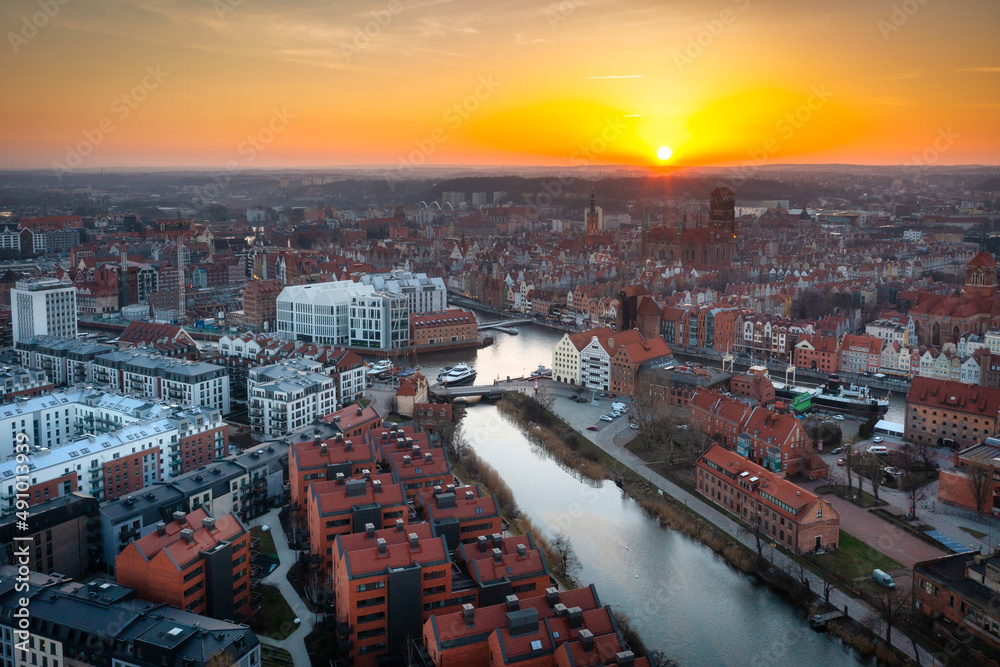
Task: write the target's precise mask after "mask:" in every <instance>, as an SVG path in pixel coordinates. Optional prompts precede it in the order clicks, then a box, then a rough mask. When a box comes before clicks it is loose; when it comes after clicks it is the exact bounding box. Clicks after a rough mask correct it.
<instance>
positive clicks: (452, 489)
mask: <svg viewBox="0 0 1000 667" xmlns="http://www.w3.org/2000/svg"><path fill="white" fill-rule="evenodd" d="M444 490H445V491H447V492H448V493H455V485H454V484H449V485H448V486H446V487H444Z"/></svg>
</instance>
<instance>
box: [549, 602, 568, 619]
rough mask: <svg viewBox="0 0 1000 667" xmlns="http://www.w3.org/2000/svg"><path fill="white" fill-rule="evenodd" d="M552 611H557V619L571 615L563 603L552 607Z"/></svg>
mask: <svg viewBox="0 0 1000 667" xmlns="http://www.w3.org/2000/svg"><path fill="white" fill-rule="evenodd" d="M552 610H553V611H555V613H556V618H562V617H563V616H565V615H566V614H568V613H569V610H568V609H566V605H564V604H563V603H562V602H557V603H556V604H555V605H554V606H553V607H552Z"/></svg>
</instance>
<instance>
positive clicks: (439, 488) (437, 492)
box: [434, 484, 441, 496]
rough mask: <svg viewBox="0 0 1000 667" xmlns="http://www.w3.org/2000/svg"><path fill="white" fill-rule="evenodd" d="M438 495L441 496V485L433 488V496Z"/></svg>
mask: <svg viewBox="0 0 1000 667" xmlns="http://www.w3.org/2000/svg"><path fill="white" fill-rule="evenodd" d="M440 494H441V485H440V484H438V485H437V486H435V487H434V495H435V496H437V495H440Z"/></svg>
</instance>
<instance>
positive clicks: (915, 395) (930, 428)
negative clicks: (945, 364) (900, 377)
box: [903, 377, 1000, 448]
mask: <svg viewBox="0 0 1000 667" xmlns="http://www.w3.org/2000/svg"><path fill="white" fill-rule="evenodd" d="M998 422H1000V389H989V388H987V387H979V386H975V385H968V384H962V383H961V382H950V381H948V380H936V379H933V378H927V377H915V378H913V381H912V383H911V384H910V392H909V393H908V394H907V395H906V418H905V420H904V422H903V426H904V433H905V436H906V439H907V440H910V441H912V442H920V443H926V444H932V445H937V444H940V442H939V439H941V438H949V439H951V440H954V441H955V444H956V446H957V447H958V448H965V447H969V446H971V445H974V444H977V443H979V442H982V441H983V439H984V438H987V437H989V436H992V435H994V434H995V433H996V432H997V428H998Z"/></svg>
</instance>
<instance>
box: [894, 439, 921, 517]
mask: <svg viewBox="0 0 1000 667" xmlns="http://www.w3.org/2000/svg"><path fill="white" fill-rule="evenodd" d="M899 454H900V465H901V467H902V468H903V474H902V475H901V476H900V478H899V490H900V491H902V492H903V493H905V494H906V497H907V498H908V499H909V501H910V516H912V517H913V518H914V519H916V518H917V504H918V503H919V502H920V501H921V500H923V499H924V498H925V496H926V492H925V491H924V481H925V480H924V479H923V478H922V476H921V475H920V474H919V471H918V468H921V467H922V462H921V459H920V454H919V453H918V452H917V449H916V447H914V446H913V444H912V443H909V442H907V443H905V444H904V445H903V446H902V447H901V448H900V449H899Z"/></svg>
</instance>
